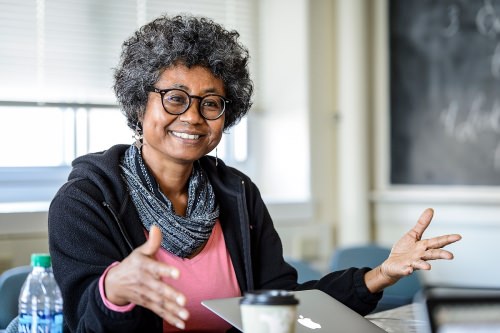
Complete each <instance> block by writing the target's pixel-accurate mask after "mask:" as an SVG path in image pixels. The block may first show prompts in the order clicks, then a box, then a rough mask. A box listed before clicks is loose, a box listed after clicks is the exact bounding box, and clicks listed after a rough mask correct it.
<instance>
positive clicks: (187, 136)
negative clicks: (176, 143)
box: [172, 132, 200, 140]
mask: <svg viewBox="0 0 500 333" xmlns="http://www.w3.org/2000/svg"><path fill="white" fill-rule="evenodd" d="M172 134H173V135H175V136H176V137H178V138H182V139H190V140H196V139H199V138H200V136H199V135H194V134H187V133H179V132H172Z"/></svg>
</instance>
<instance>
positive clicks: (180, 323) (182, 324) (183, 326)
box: [175, 321, 186, 330]
mask: <svg viewBox="0 0 500 333" xmlns="http://www.w3.org/2000/svg"><path fill="white" fill-rule="evenodd" d="M175 326H176V327H177V328H179V329H181V330H183V329H184V328H185V327H186V325H185V324H184V322H182V321H180V322H178V323H176V324H175Z"/></svg>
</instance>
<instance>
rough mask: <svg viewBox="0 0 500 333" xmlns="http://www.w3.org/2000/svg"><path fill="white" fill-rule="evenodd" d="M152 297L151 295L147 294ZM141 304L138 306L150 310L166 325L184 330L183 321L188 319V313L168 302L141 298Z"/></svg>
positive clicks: (145, 297)
mask: <svg viewBox="0 0 500 333" xmlns="http://www.w3.org/2000/svg"><path fill="white" fill-rule="evenodd" d="M149 295H152V294H149ZM143 301H144V302H143V304H139V305H141V306H143V307H146V308H148V309H150V310H151V311H153V312H155V313H156V314H157V315H159V316H160V317H162V318H163V319H165V320H166V321H167V322H168V323H170V324H171V325H173V326H176V327H177V328H180V329H184V328H185V326H186V325H185V323H184V321H185V320H187V319H188V318H189V312H188V311H187V310H186V309H185V308H183V307H178V306H177V305H176V304H175V303H173V302H170V301H168V300H166V299H165V300H157V299H153V298H148V297H147V296H144V297H143Z"/></svg>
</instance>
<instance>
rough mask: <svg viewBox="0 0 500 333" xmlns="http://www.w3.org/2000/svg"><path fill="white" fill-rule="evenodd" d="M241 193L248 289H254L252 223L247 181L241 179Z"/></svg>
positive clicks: (242, 228)
mask: <svg viewBox="0 0 500 333" xmlns="http://www.w3.org/2000/svg"><path fill="white" fill-rule="evenodd" d="M241 188H242V191H241V195H239V196H238V200H239V201H240V206H241V210H240V219H241V221H242V224H241V238H242V240H243V260H244V264H245V273H246V279H247V289H248V291H252V290H253V289H254V285H253V270H252V255H251V251H250V223H249V219H248V212H247V209H246V196H245V181H244V180H242V181H241Z"/></svg>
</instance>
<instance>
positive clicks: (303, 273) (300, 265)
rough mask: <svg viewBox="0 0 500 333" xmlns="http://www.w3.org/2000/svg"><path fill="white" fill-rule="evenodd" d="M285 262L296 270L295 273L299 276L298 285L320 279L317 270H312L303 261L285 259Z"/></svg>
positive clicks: (319, 273)
mask: <svg viewBox="0 0 500 333" xmlns="http://www.w3.org/2000/svg"><path fill="white" fill-rule="evenodd" d="M285 261H286V262H287V263H289V264H290V265H291V266H292V267H293V268H295V269H296V270H297V273H298V275H299V277H298V282H299V283H303V282H306V281H310V280H319V279H320V278H321V277H322V274H321V272H320V271H319V270H317V269H315V268H313V267H312V266H311V265H310V264H309V263H307V262H305V261H303V260H299V259H292V258H290V257H287V258H285Z"/></svg>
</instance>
